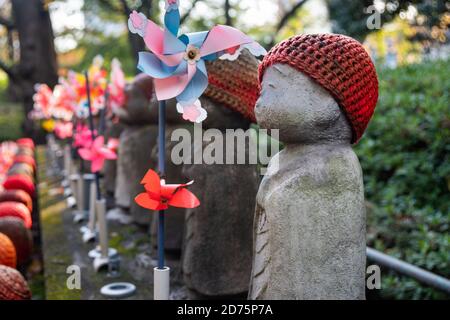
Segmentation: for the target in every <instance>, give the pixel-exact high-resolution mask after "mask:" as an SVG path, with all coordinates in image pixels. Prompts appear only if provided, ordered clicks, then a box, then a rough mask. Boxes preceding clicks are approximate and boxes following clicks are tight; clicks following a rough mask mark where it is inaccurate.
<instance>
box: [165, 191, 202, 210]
mask: <svg viewBox="0 0 450 320" xmlns="http://www.w3.org/2000/svg"><path fill="white" fill-rule="evenodd" d="M169 205H170V206H173V207H178V208H196V207H198V206H199V205H200V201H199V200H198V199H197V197H196V196H195V195H194V194H193V193H192V192H191V191H189V190H187V189H184V188H181V189H178V191H177V192H175V194H174V195H173V197H172V199H170V200H169Z"/></svg>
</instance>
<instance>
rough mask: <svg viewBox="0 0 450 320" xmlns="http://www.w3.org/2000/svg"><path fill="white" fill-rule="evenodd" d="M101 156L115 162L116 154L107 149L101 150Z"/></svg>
mask: <svg viewBox="0 0 450 320" xmlns="http://www.w3.org/2000/svg"><path fill="white" fill-rule="evenodd" d="M101 154H102V155H103V157H104V158H105V159H108V160H116V159H117V154H116V153H115V152H114V151H112V150H110V149H108V148H102V149H101Z"/></svg>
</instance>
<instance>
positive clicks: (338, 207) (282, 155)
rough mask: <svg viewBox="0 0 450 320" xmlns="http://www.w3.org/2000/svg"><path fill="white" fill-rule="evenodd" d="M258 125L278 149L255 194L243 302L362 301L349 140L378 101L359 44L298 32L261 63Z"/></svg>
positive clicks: (359, 225) (361, 244) (362, 222)
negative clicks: (271, 132) (273, 136)
mask: <svg viewBox="0 0 450 320" xmlns="http://www.w3.org/2000/svg"><path fill="white" fill-rule="evenodd" d="M259 76H260V81H261V92H260V97H259V100H258V102H257V104H256V109H255V114H256V119H257V121H258V124H259V125H260V126H261V127H263V128H267V129H278V130H279V137H280V140H281V142H283V143H284V146H285V148H284V149H283V150H282V151H281V152H279V153H278V154H277V155H276V156H275V157H274V158H273V159H272V160H271V162H270V164H269V166H268V170H267V174H266V176H265V177H264V179H263V181H262V183H261V185H260V187H259V191H258V195H257V198H256V209H255V221H254V245H253V269H252V275H251V285H250V292H249V298H250V299H364V298H365V265H366V253H365V249H366V216H365V209H364V188H363V179H362V172H361V167H360V164H359V161H358V158H357V157H356V155H355V153H354V152H353V150H352V148H351V144H353V143H356V142H357V141H358V140H359V139H360V138H361V136H362V134H363V132H364V130H365V129H366V127H367V125H368V122H369V120H370V118H371V116H372V114H373V112H374V108H375V105H376V102H377V98H378V81H377V75H376V71H375V68H374V66H373V64H372V62H371V60H370V58H369V55H368V54H367V53H366V51H365V50H364V48H363V47H362V46H361V45H360V44H359V43H358V42H357V41H355V40H353V39H351V38H349V37H345V36H341V35H332V34H328V35H300V36H294V37H292V38H290V39H288V40H285V41H283V42H281V43H280V44H278V45H276V46H275V47H274V48H273V49H272V50H271V51H270V52H269V53H268V55H267V56H266V57H265V58H264V60H263V62H262V66H261V67H260V75H259Z"/></svg>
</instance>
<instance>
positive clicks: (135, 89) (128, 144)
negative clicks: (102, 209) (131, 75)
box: [108, 74, 158, 223]
mask: <svg viewBox="0 0 450 320" xmlns="http://www.w3.org/2000/svg"><path fill="white" fill-rule="evenodd" d="M125 96H126V100H125V104H124V106H123V107H122V108H118V109H117V110H115V113H116V115H117V116H118V117H119V122H120V123H121V124H123V125H124V129H123V130H122V132H121V134H120V144H119V152H118V162H117V177H116V188H115V203H116V206H117V208H116V211H117V209H119V210H120V209H122V210H121V211H122V212H127V211H128V210H130V207H131V206H132V205H133V203H134V201H133V199H134V196H135V195H136V194H137V193H138V192H140V185H139V183H138V182H139V181H140V179H141V178H142V177H143V176H144V174H145V172H146V171H147V170H148V168H150V167H152V166H153V164H152V162H151V149H152V148H153V146H154V145H155V143H156V137H157V133H158V128H157V118H156V120H155V118H154V117H153V115H152V113H151V109H152V108H157V104H156V99H154V96H153V79H152V78H151V77H149V76H147V75H144V74H139V75H138V76H136V78H135V79H134V80H133V81H132V82H131V83H128V84H127V85H126V86H125ZM131 213H132V217H133V218H134V220H135V222H138V223H149V221H150V214H149V213H148V212H146V213H145V214H139V213H138V214H136V213H135V212H134V214H133V212H131ZM108 215H109V213H108ZM121 216H123V215H120V214H119V217H121ZM125 220H127V219H125ZM128 220H129V219H128Z"/></svg>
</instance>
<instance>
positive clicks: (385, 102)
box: [355, 61, 450, 299]
mask: <svg viewBox="0 0 450 320" xmlns="http://www.w3.org/2000/svg"><path fill="white" fill-rule="evenodd" d="M449 74H450V67H449V61H436V62H426V63H422V64H419V65H409V66H406V67H401V68H398V69H396V70H378V77H379V79H380V98H379V102H378V105H377V108H376V111H375V115H374V117H373V119H372V121H371V124H370V126H369V128H368V130H367V132H366V134H365V136H364V137H363V139H362V140H361V142H360V143H359V144H358V145H357V146H356V148H355V149H356V150H355V151H356V152H357V154H358V156H359V159H360V161H361V166H362V168H363V172H364V182H365V191H366V197H367V200H368V201H369V202H370V203H371V204H372V205H371V206H370V208H371V209H370V210H368V244H369V245H371V246H373V247H375V248H376V249H378V250H381V251H384V252H386V253H388V254H390V255H392V256H395V257H398V258H400V259H402V260H405V261H407V262H410V263H412V264H414V265H417V266H419V267H422V268H424V269H427V270H429V271H432V272H434V273H437V274H440V275H442V276H445V277H447V278H450V267H449V261H450V235H449V222H450V102H449V101H450V99H449V94H450V78H449ZM376 295H379V296H380V297H381V298H397V299H419V298H422V299H423V298H427V299H433V298H434V299H436V298H450V297H449V296H448V295H445V294H443V293H441V292H439V291H436V290H433V289H430V288H429V287H426V286H422V285H419V284H418V283H416V282H415V281H413V280H411V279H410V278H407V277H400V276H398V275H397V274H395V273H392V272H391V273H385V272H383V273H382V290H380V291H379V292H378V293H376Z"/></svg>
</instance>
